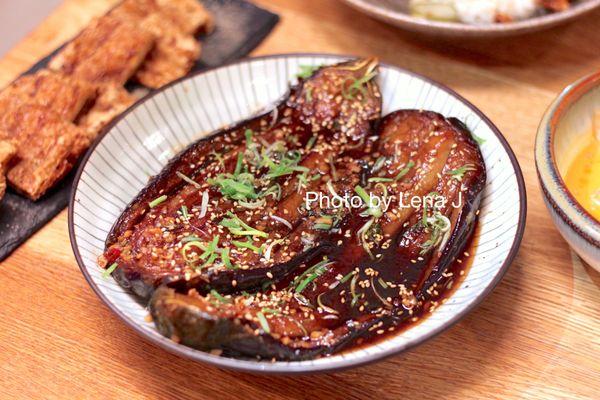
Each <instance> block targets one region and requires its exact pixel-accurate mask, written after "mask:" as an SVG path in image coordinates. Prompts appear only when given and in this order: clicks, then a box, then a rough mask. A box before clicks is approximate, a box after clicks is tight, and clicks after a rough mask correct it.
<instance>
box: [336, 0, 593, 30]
mask: <svg viewBox="0 0 600 400" xmlns="http://www.w3.org/2000/svg"><path fill="white" fill-rule="evenodd" d="M342 1H344V2H345V3H346V4H348V5H350V6H352V7H354V8H356V9H358V10H361V11H363V12H365V13H367V14H369V15H371V16H372V17H377V18H382V19H384V20H386V21H396V22H402V23H404V24H406V25H411V26H413V27H415V28H419V29H420V30H421V31H422V32H423V31H427V30H430V31H431V33H448V32H454V33H459V34H471V35H476V34H494V33H497V34H502V33H511V32H514V33H518V32H525V31H529V30H532V29H541V28H544V27H551V26H554V25H557V24H560V23H562V22H567V21H570V20H572V19H574V18H577V17H579V16H581V15H583V14H586V13H588V12H590V11H592V10H594V9H596V8H598V7H600V0H588V1H585V2H583V3H579V4H577V5H576V6H574V7H572V8H570V9H568V10H566V11H560V12H555V13H549V14H546V15H542V16H538V17H533V18H528V19H524V20H521V21H515V22H505V23H501V24H485V25H470V24H465V23H461V22H443V21H435V20H428V19H425V18H419V17H413V16H411V15H409V14H406V13H404V12H401V11H396V10H392V9H390V8H386V7H384V6H382V5H378V4H373V3H372V2H371V1H370V0H342Z"/></svg>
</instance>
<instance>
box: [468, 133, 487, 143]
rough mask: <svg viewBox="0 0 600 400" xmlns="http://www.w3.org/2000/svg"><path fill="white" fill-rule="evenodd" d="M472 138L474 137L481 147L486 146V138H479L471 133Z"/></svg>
mask: <svg viewBox="0 0 600 400" xmlns="http://www.w3.org/2000/svg"><path fill="white" fill-rule="evenodd" d="M471 136H472V137H473V140H475V141H476V142H477V144H478V145H480V146H481V145H482V144H484V143H485V139H484V138H482V137H479V136H477V135H476V134H474V133H471Z"/></svg>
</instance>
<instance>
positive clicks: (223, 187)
mask: <svg viewBox="0 0 600 400" xmlns="http://www.w3.org/2000/svg"><path fill="white" fill-rule="evenodd" d="M208 183H210V184H211V185H213V186H218V187H219V189H220V191H221V194H222V195H223V196H225V197H227V198H229V199H232V200H248V199H257V198H258V194H257V193H256V191H255V190H254V184H253V183H252V182H251V180H250V178H249V177H248V176H246V174H239V175H237V176H234V175H231V174H219V175H217V177H216V178H214V179H209V181H208Z"/></svg>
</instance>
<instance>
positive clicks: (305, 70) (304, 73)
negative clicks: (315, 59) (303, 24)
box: [296, 65, 321, 79]
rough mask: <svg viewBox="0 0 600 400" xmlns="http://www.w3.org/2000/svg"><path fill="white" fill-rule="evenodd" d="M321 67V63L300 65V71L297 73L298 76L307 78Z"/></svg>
mask: <svg viewBox="0 0 600 400" xmlns="http://www.w3.org/2000/svg"><path fill="white" fill-rule="evenodd" d="M319 68H321V66H320V65H300V72H298V73H297V74H296V77H297V78H302V79H306V78H308V77H310V76H312V74H314V73H315V71H316V70H318V69H319Z"/></svg>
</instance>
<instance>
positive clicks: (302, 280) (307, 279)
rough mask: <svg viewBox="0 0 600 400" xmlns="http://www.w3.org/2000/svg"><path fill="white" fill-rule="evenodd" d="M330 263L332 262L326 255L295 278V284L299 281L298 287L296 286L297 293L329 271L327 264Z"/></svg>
mask: <svg viewBox="0 0 600 400" xmlns="http://www.w3.org/2000/svg"><path fill="white" fill-rule="evenodd" d="M329 264H331V263H330V262H329V260H328V259H327V257H324V258H323V261H320V262H319V263H317V264H315V265H313V266H312V267H310V268H309V269H307V270H306V271H304V273H302V275H300V276H299V277H297V278H296V279H294V281H293V282H292V283H294V284H296V283H297V285H296V287H295V288H294V291H295V292H296V293H301V292H302V291H303V290H304V289H306V287H307V286H308V284H309V283H311V282H312V281H314V280H315V279H317V278H318V277H319V276H321V275H323V274H324V273H325V272H326V271H327V266H328V265H329Z"/></svg>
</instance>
